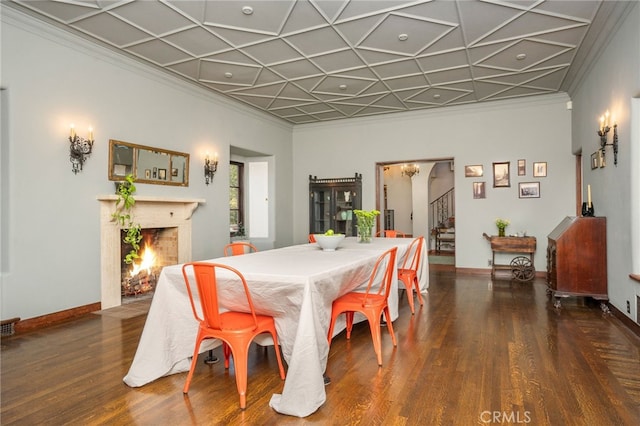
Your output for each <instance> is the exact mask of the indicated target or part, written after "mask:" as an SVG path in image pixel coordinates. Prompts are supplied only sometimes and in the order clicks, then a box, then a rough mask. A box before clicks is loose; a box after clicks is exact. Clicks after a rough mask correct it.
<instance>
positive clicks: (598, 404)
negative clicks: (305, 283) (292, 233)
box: [0, 268, 640, 425]
mask: <svg viewBox="0 0 640 426" xmlns="http://www.w3.org/2000/svg"><path fill="white" fill-rule="evenodd" d="M434 269H437V268H434ZM401 296H402V297H401V298H400V301H401V309H400V318H399V319H398V320H397V321H396V322H395V323H394V328H395V331H396V333H397V337H398V346H397V348H393V346H392V345H391V341H390V338H389V335H388V333H386V332H385V333H383V366H382V367H381V368H378V366H377V363H376V360H375V354H374V351H373V348H372V346H371V337H370V334H369V330H368V326H367V325H366V324H359V325H357V326H356V327H355V329H354V332H353V336H352V340H351V341H350V342H348V341H346V339H345V337H344V332H343V333H342V334H340V335H339V336H337V337H336V338H335V339H334V341H333V344H332V347H331V352H330V358H329V363H328V370H327V373H328V375H329V376H330V377H331V379H332V383H331V384H330V385H328V386H327V402H326V403H325V404H324V406H322V407H321V408H320V409H319V410H318V411H317V412H316V413H314V414H313V415H311V416H309V417H307V418H304V419H299V418H295V417H289V416H284V415H280V414H278V413H276V412H274V411H273V410H272V409H271V408H270V407H269V405H268V404H269V399H270V398H271V395H272V394H273V393H279V392H280V391H281V390H282V386H283V382H282V381H281V380H280V379H279V377H278V374H277V367H276V363H275V356H274V353H273V349H272V348H269V349H267V350H264V349H263V348H261V347H255V348H252V350H251V357H250V361H249V362H250V366H249V371H250V373H249V388H248V395H247V409H246V410H245V411H241V410H240V409H239V405H238V396H237V393H236V387H235V381H234V377H233V368H232V369H231V370H230V371H225V370H224V367H223V364H222V363H218V364H216V365H212V366H208V365H205V364H204V363H202V362H200V363H199V364H198V368H197V370H196V373H195V375H194V378H193V381H192V384H191V389H190V392H189V396H188V397H184V396H183V394H182V386H183V384H184V380H185V376H186V373H182V374H176V375H173V376H169V377H165V378H161V379H159V380H157V381H155V382H153V383H151V384H149V385H147V386H144V387H142V388H136V389H132V388H129V387H127V386H126V385H125V384H124V383H123V382H122V378H123V377H124V375H125V374H126V372H127V370H128V368H129V365H130V363H131V360H132V357H133V355H134V352H135V350H136V346H137V343H138V339H139V336H140V333H141V331H142V327H143V326H144V321H145V315H144V314H142V315H138V316H133V317H132V318H118V317H116V316H112V315H105V314H103V315H95V314H87V315H86V316H84V317H82V318H80V319H78V320H74V321H72V322H67V323H64V324H59V325H55V326H51V327H48V328H45V329H42V330H39V331H34V332H29V333H25V334H21V335H15V336H11V337H5V338H3V339H2V352H1V355H2V377H1V379H2V383H1V385H2V391H1V392H2V395H1V396H2V408H1V412H0V416H1V417H0V422H1V423H2V424H3V425H9V424H20V425H36V424H47V425H61V424H72V425H79V424H82V425H89V424H110V425H116V424H118V425H119V424H122V425H128V424H135V425H178V424H185V425H201V424H251V425H254V424H259V425H273V424H322V425H325V424H327V425H347V424H351V425H356V424H367V425H418V424H420V425H436V424H441V425H473V424H495V423H500V424H532V425H638V424H640V339H639V338H638V337H637V336H636V335H634V334H633V333H631V332H630V331H629V329H627V328H626V327H625V326H624V325H623V324H622V323H621V322H620V321H619V320H618V319H617V318H616V317H614V316H613V315H611V314H604V313H603V312H602V311H601V309H600V307H599V305H598V303H595V302H591V301H590V300H589V299H586V300H584V299H566V300H564V301H563V306H562V308H561V309H560V310H556V309H555V308H554V307H553V301H551V300H549V298H548V297H547V295H546V291H545V286H544V283H543V282H542V281H541V280H537V281H535V282H534V283H518V282H513V283H511V282H509V281H499V280H495V281H493V282H492V281H491V280H490V278H489V277H488V276H471V275H456V274H455V273H454V272H451V271H448V270H433V269H432V272H431V287H430V289H429V294H428V296H427V297H426V299H425V305H424V306H423V307H422V308H421V309H416V314H415V316H412V315H411V313H410V311H409V307H408V305H407V301H406V297H404V295H401ZM218 355H220V353H218ZM158 356H161V354H158Z"/></svg>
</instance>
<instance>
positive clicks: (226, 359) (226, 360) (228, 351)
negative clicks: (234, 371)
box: [222, 342, 231, 370]
mask: <svg viewBox="0 0 640 426" xmlns="http://www.w3.org/2000/svg"><path fill="white" fill-rule="evenodd" d="M222 353H224V368H225V370H228V369H229V355H231V349H230V348H229V345H227V342H222Z"/></svg>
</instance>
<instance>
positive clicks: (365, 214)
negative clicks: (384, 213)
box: [353, 210, 380, 243]
mask: <svg viewBox="0 0 640 426" xmlns="http://www.w3.org/2000/svg"><path fill="white" fill-rule="evenodd" d="M353 213H354V214H355V215H356V219H357V225H356V227H357V228H358V242H361V243H370V242H371V237H372V232H373V225H374V224H375V221H376V216H378V215H379V214H380V212H379V211H378V210H354V211H353Z"/></svg>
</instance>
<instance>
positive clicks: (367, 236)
mask: <svg viewBox="0 0 640 426" xmlns="http://www.w3.org/2000/svg"><path fill="white" fill-rule="evenodd" d="M356 228H358V242H359V243H370V242H371V240H372V238H371V232H372V230H373V226H356Z"/></svg>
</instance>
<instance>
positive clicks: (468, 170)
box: [464, 165, 484, 177]
mask: <svg viewBox="0 0 640 426" xmlns="http://www.w3.org/2000/svg"><path fill="white" fill-rule="evenodd" d="M483 173H484V170H483V169H482V165H479V166H478V165H476V166H464V177H480V176H482V174H483Z"/></svg>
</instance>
